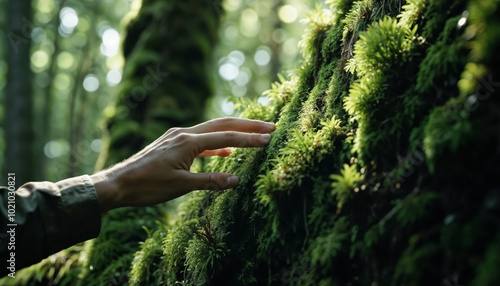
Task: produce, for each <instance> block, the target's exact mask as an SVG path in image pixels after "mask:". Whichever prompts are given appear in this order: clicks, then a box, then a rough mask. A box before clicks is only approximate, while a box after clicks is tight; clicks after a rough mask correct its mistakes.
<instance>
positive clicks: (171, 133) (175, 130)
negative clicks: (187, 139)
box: [166, 127, 183, 136]
mask: <svg viewBox="0 0 500 286" xmlns="http://www.w3.org/2000/svg"><path fill="white" fill-rule="evenodd" d="M182 131H183V128H179V127H173V128H170V129H169V130H168V131H167V133H166V135H167V136H176V135H178V134H179V133H181V132H182Z"/></svg>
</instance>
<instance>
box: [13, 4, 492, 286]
mask: <svg viewBox="0 0 500 286" xmlns="http://www.w3.org/2000/svg"><path fill="white" fill-rule="evenodd" d="M236 2H237V3H239V4H238V5H236V4H234V3H236ZM158 3H160V2H158ZM172 3H175V2H172ZM179 3H180V2H179ZM232 3H233V4H234V5H233V4H232ZM252 3H255V4H251V5H259V3H260V2H259V1H255V2H252ZM273 3H274V2H273ZM283 4H285V3H283ZM151 5H153V4H151ZM157 5H160V4H157ZM161 5H165V6H161ZM161 5H160V6H161V7H163V8H162V9H167V8H166V7H176V4H171V5H172V6H168V5H167V4H164V3H162V4H161ZM178 5H179V6H180V7H182V4H178ZM231 5H233V6H231ZM278 5H280V4H278ZM160 6H158V7H156V8H157V9H151V6H143V8H142V10H141V13H139V15H140V16H139V17H138V18H137V19H138V20H137V22H136V23H138V24H136V25H139V24H140V23H141V19H144V18H143V17H146V18H147V17H154V16H152V15H151V16H148V15H149V14H148V13H152V12H151V11H163V10H161V9H160V8H159V7H160ZM223 7H224V8H225V10H226V13H228V14H230V13H236V14H238V13H239V12H234V11H239V10H238V8H240V7H251V8H242V9H245V10H242V12H240V13H241V14H240V16H239V17H240V18H239V19H240V20H241V21H243V22H244V21H249V20H248V19H247V20H244V19H245V17H250V18H252V17H254V16H255V15H254V14H252V12H251V11H249V10H248V9H254V8H252V7H255V11H254V12H255V13H257V12H256V11H258V8H257V7H258V6H242V3H241V2H239V1H227V2H224V5H223ZM232 7H237V8H234V9H233V8H232ZM277 7H278V6H277ZM280 7H282V6H280ZM149 9H151V10H149ZM172 9H173V8H172ZM231 9H233V10H231ZM262 9H263V8H262ZM499 9H500V2H499V1H498V0H488V1H485V0H483V1H479V0H469V1H461V0H457V1H449V2H447V1H435V0H408V1H407V2H405V1H399V0H391V1H376V0H358V1H349V0H329V1H326V3H324V4H323V5H321V4H319V5H318V6H317V7H316V8H315V9H314V10H313V11H312V12H310V13H309V14H307V19H308V21H307V22H308V26H307V28H306V31H305V32H304V33H303V36H302V39H301V40H300V43H299V45H298V46H299V47H300V52H301V54H302V61H301V63H300V64H298V67H297V68H295V69H294V70H293V72H292V73H291V74H288V75H286V76H280V77H278V80H279V81H277V82H275V83H273V84H272V85H271V89H269V90H267V91H265V92H264V97H265V100H264V99H260V100H259V99H258V97H256V96H255V97H253V98H252V97H251V96H250V97H248V96H244V94H241V96H240V97H238V94H239V93H238V92H241V89H240V91H238V88H234V87H235V86H240V85H239V84H238V80H236V79H237V77H238V76H240V71H245V73H248V74H252V76H251V77H252V78H257V80H258V78H259V77H260V76H255V75H254V72H256V73H257V71H258V69H259V67H258V66H259V64H258V63H259V60H262V59H264V58H265V55H264V54H265V53H266V52H265V51H267V52H268V53H269V54H272V55H274V53H271V52H269V50H267V48H269V49H270V50H271V51H273V50H272V49H271V48H270V45H268V46H267V48H266V47H261V45H263V44H262V43H259V44H258V48H257V49H256V50H255V46H251V48H250V49H249V51H251V53H254V62H251V64H250V63H248V62H247V60H244V61H241V59H242V57H241V54H243V56H244V58H245V59H247V58H249V56H248V55H251V53H248V52H243V51H240V52H241V54H239V53H232V54H231V52H229V53H228V52H224V49H223V47H222V48H221V47H219V48H218V49H219V51H222V52H220V54H219V56H220V55H223V56H224V57H225V58H224V57H223V58H222V59H221V61H219V62H218V63H217V68H218V70H219V74H220V76H221V78H222V79H223V80H226V83H225V85H222V87H221V90H229V88H230V90H231V93H232V95H233V96H234V98H233V99H231V100H232V101H233V102H234V103H235V106H234V107H235V108H237V109H238V110H239V111H240V112H241V116H244V117H249V118H255V119H261V120H267V121H273V122H276V125H277V128H276V130H275V131H274V132H273V134H272V140H271V143H270V145H269V146H268V147H266V148H260V149H259V148H250V149H238V150H234V151H233V153H232V155H231V156H230V157H228V158H224V159H222V158H214V159H211V160H204V161H200V162H198V164H197V166H196V168H197V170H196V171H200V172H201V171H207V170H218V171H223V172H231V173H234V174H236V175H238V176H239V178H240V185H239V186H238V187H237V188H235V189H232V190H227V191H224V192H204V191H199V192H193V193H191V194H189V195H187V196H186V197H185V198H184V199H183V200H182V201H181V202H179V203H177V204H175V203H174V204H170V205H169V206H168V207H165V206H163V205H161V206H158V207H155V208H145V209H134V210H130V209H121V210H115V211H112V212H110V213H109V214H108V215H107V216H105V218H104V222H103V225H104V228H103V230H102V232H101V235H100V236H99V238H97V239H95V240H93V241H92V242H88V243H85V244H84V245H83V246H75V247H73V248H71V249H69V250H65V251H63V252H61V253H59V254H56V255H54V256H51V257H50V258H48V259H47V260H44V261H43V262H42V263H40V264H38V265H35V266H32V267H31V268H28V269H27V270H25V271H24V272H23V273H22V277H23V278H22V279H20V280H17V281H18V282H19V281H20V282H19V283H20V284H38V283H40V284H44V283H45V284H47V283H54V284H70V285H74V284H76V283H80V284H81V285H123V284H131V285H176V284H181V285H265V284H267V285H368V284H369V285H428V284H429V285H497V284H498V283H499V282H500V276H499V275H498V271H497V268H498V263H499V261H500V256H499V253H500V252H499V251H498V250H499V247H500V246H499V245H500V232H499V230H500V222H499V220H498V218H499V215H500V197H499V194H500V192H499V184H498V181H497V180H495V178H496V177H498V176H497V175H498V168H497V166H496V162H498V159H499V157H500V156H499V155H500V154H499V150H500V149H499V148H498V146H499V140H500V138H499V134H500V132H499V131H500V130H499V129H500V126H499V120H498V116H499V113H498V110H499V100H498V95H499V91H498V89H499V87H500V77H499V74H500V71H499V68H498V67H499V66H500V62H499V61H500V59H499V58H498V57H497V56H496V52H497V51H498V50H500V49H499V45H500V21H499V19H500V18H499V17H498V16H499V15H500V11H499ZM169 11H174V10H169ZM186 11H188V10H186ZM189 11H191V12H193V13H194V12H196V10H195V9H194V10H189ZM204 11H207V9H204ZM245 11H247V12H245ZM272 11H275V12H274V13H276V12H277V13H278V14H279V8H278V9H277V10H276V9H275V10H272ZM228 14H226V16H225V17H227V18H222V22H221V24H220V25H221V27H222V31H224V34H231V29H230V28H229V32H228V31H227V29H228V28H227V26H226V25H228V26H231V25H232V24H227V23H226V22H224V21H227V19H231V16H227V15H228ZM271 14H272V13H271ZM153 15H154V13H153ZM243 15H247V16H243ZM248 15H254V16H248ZM257 15H258V16H259V17H260V15H259V14H257ZM212 16H213V17H212V18H210V19H219V18H218V17H219V16H220V15H215V14H212ZM283 17H284V19H287V18H286V17H285V16H283ZM259 19H260V18H259ZM282 20H283V19H282ZM147 22H148V23H147V25H146V26H148V27H151V26H153V27H154V25H156V24H157V22H156V21H147ZM238 25H244V24H241V23H240V24H238ZM129 27H130V28H129V31H133V27H134V25H131V26H129ZM135 27H137V26H135ZM206 27H209V26H207V25H205V28H206ZM224 28H225V30H224ZM141 30H142V31H143V32H142V33H139V35H140V37H144V38H147V37H148V36H149V34H148V30H147V29H141ZM250 30H251V29H250ZM156 31H158V29H154V32H156ZM160 31H161V30H160ZM264 31H265V29H264ZM275 31H276V30H275ZM150 32H151V33H152V32H153V31H150ZM241 33H242V35H243V36H245V35H247V36H248V35H250V36H251V35H252V34H251V31H244V29H242V30H241ZM245 33H248V34H245ZM273 33H274V32H273ZM263 34H265V32H263ZM129 35H132V36H130V37H131V38H128V39H127V40H126V42H125V47H126V48H125V55H126V57H127V65H129V64H130V63H134V56H133V54H134V53H133V52H131V53H127V51H133V50H134V49H136V50H135V51H137V53H143V52H144V51H147V50H148V49H145V50H141V49H138V48H137V47H138V46H141V41H138V40H136V39H134V38H133V35H134V34H133V32H132V33H131V32H129ZM207 35H208V36H207ZM209 35H210V34H205V37H209ZM256 36H257V35H255V36H254V37H256ZM127 37H129V36H127ZM205 37H201V38H200V37H186V41H188V40H189V41H192V42H191V44H189V45H190V46H191V47H200V41H203V40H202V39H204V38H205ZM160 38H161V37H160ZM263 38H264V40H266V39H265V37H263ZM130 39H133V40H130ZM151 39H159V37H158V36H156V37H153V38H151ZM249 39H252V42H253V40H255V42H258V41H257V39H256V38H252V37H249ZM259 40H261V41H263V40H262V39H260V37H259ZM127 41H129V43H130V42H131V43H132V44H134V45H133V46H134V47H133V48H127ZM179 41H180V42H181V43H182V41H184V39H182V40H181V39H179ZM221 41H223V43H224V41H227V39H226V40H223V39H221ZM153 42H154V41H153ZM208 42H210V41H208ZM264 42H265V41H264ZM235 45H237V44H235ZM246 46H250V45H249V44H248V45H246ZM152 47H156V48H155V49H153V50H154V51H152V52H151V53H153V56H152V58H153V59H158V58H157V57H158V56H157V57H155V56H154V53H159V51H162V53H160V55H165V53H168V52H170V51H171V50H170V49H172V50H174V49H175V48H173V46H172V47H170V48H169V49H166V50H163V49H165V48H164V46H161V47H158V46H154V45H153V46H152ZM259 47H260V48H259ZM240 49H243V48H240ZM252 49H253V50H252ZM209 50H210V49H209ZM259 50H262V51H264V52H263V53H260V55H261V56H263V57H264V58H259V57H258V56H257V53H258V51H259ZM226 51H234V50H233V49H232V48H231V49H230V50H226ZM238 51H239V50H238ZM205 55H206V54H205ZM226 55H227V56H226ZM146 58H147V57H146ZM160 58H161V57H160ZM269 59H272V57H271V58H269ZM160 63H161V64H165V67H166V68H168V64H173V63H172V62H169V61H166V60H165V61H160ZM198 63H199V62H198ZM269 63H271V61H269ZM224 64H229V65H226V66H225V67H224V68H222V67H223V66H224ZM245 64H249V65H248V66H245ZM231 65H232V66H231ZM146 66H147V65H146ZM269 66H270V67H272V64H270V65H269ZM133 67H134V68H131V69H132V70H136V71H139V73H137V72H135V73H130V74H128V75H127V73H126V72H125V73H124V74H125V75H126V77H125V84H124V86H127V81H129V80H130V81H131V82H133V80H134V78H135V77H139V78H140V77H141V76H143V75H144V73H143V74H142V75H141V73H140V71H141V70H142V69H141V68H137V66H133ZM126 69H127V68H126ZM223 69H226V70H225V71H224V70H223ZM271 70H272V69H271ZM278 70H279V69H278ZM227 71H229V72H227ZM226 72H227V73H226ZM172 73H173V72H172ZM193 76H197V75H193ZM261 76H262V77H266V75H265V74H262V75H261ZM199 77H200V79H201V78H202V77H203V76H199ZM233 77H234V78H233ZM249 77H250V76H249ZM268 77H269V78H271V76H268ZM207 78H208V80H209V76H207V75H205V80H206V79H207ZM189 79H190V78H189ZM189 79H188V82H189ZM240 79H241V78H240ZM202 80H203V79H202ZM219 80H220V79H219ZM203 82H204V81H203ZM201 86H202V87H203V86H209V85H201ZM242 86H244V85H242ZM258 86H259V84H258V83H255V86H253V87H247V89H246V90H247V91H246V92H252V91H254V92H257V91H259V89H258ZM197 87H198V86H194V87H192V86H189V88H195V89H196V88H197ZM240 87H241V86H240ZM233 88H234V89H233ZM122 90H126V89H122ZM218 92H221V94H224V92H226V93H225V94H226V95H227V91H218ZM235 92H236V94H235ZM164 93H165V92H162V94H164ZM152 94H153V95H152V96H154V92H152ZM216 94H217V92H216ZM226 95H222V96H221V95H217V96H218V97H219V99H217V97H216V98H215V99H213V101H214V102H217V100H219V102H220V98H221V97H222V98H223V97H224V96H226ZM119 96H127V93H126V92H122V93H121V95H119ZM200 100H201V99H200ZM115 106H117V107H119V106H120V105H119V104H117V105H115ZM148 110H149V109H146V114H147V112H148ZM134 111H135V110H134ZM137 112H138V111H137ZM115 114H116V113H115ZM141 114H142V113H141ZM142 115H143V116H144V114H142ZM127 116H128V117H127V118H132V119H133V120H134V121H137V120H136V119H134V117H133V113H128V114H127ZM110 118H111V121H112V118H113V117H112V116H111V117H110ZM121 122H122V121H120V123H121ZM144 122H147V121H142V123H144ZM142 123H141V124H142ZM108 126H109V125H108ZM141 130H142V129H141ZM110 134H111V135H110V138H112V136H113V135H112V134H113V130H111V132H110ZM134 138H138V140H144V139H145V138H147V137H146V136H144V135H143V134H139V136H137V137H134ZM110 142H113V141H112V140H111V141H110ZM110 146H111V149H110V152H109V154H120V156H122V155H123V156H124V155H125V154H126V152H123V153H120V152H121V151H120V150H121V149H120V148H115V147H113V146H114V145H113V144H111V145H110ZM135 147H137V146H132V147H127V148H129V149H128V150H129V151H132V150H133V149H134V148H135ZM113 152H116V153H113ZM127 152H128V151H127ZM166 210H173V211H170V212H168V211H166ZM141 226H144V229H142V228H141ZM139 242H140V243H139ZM20 274H21V273H20Z"/></svg>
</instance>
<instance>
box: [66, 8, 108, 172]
mask: <svg viewBox="0 0 500 286" xmlns="http://www.w3.org/2000/svg"><path fill="white" fill-rule="evenodd" d="M100 3H101V2H100V1H95V2H94V4H93V5H94V7H93V14H92V15H91V16H92V17H95V19H97V13H98V12H99V9H98V8H99V4H100ZM91 23H92V25H91V27H90V31H95V27H96V21H91ZM95 38H96V35H95V33H94V32H93V33H92V34H89V38H88V41H87V43H86V45H85V47H84V48H83V50H84V54H83V57H82V60H81V62H80V66H79V68H78V69H77V71H78V74H77V76H76V81H75V82H76V83H75V85H74V87H73V90H72V91H71V101H70V114H69V118H70V120H69V146H70V153H69V162H68V171H67V176H68V177H73V176H76V175H78V172H79V170H80V169H81V168H80V164H81V157H82V154H79V150H78V142H79V141H80V136H81V133H82V131H83V127H84V111H85V106H86V105H87V100H88V98H87V97H88V96H89V94H87V92H86V91H84V90H82V89H83V88H82V81H83V79H84V77H85V75H87V74H88V73H89V71H90V68H91V67H92V64H93V62H94V58H95V57H94V53H93V52H92V49H93V43H94V40H95ZM78 102H79V108H78V109H77V103H78ZM75 119H76V121H75Z"/></svg>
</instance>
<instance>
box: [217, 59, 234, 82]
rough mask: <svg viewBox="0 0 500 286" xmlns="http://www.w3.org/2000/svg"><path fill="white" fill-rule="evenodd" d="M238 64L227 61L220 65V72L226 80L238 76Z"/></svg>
mask: <svg viewBox="0 0 500 286" xmlns="http://www.w3.org/2000/svg"><path fill="white" fill-rule="evenodd" d="M238 73H239V69H238V66H237V65H235V64H233V63H225V64H222V65H221V66H220V67H219V74H220V76H221V77H222V78H223V79H225V80H233V79H235V78H236V77H237V76H238Z"/></svg>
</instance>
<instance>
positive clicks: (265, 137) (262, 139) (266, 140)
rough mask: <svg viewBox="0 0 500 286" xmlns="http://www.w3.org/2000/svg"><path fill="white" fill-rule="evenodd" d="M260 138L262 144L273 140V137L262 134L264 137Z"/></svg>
mask: <svg viewBox="0 0 500 286" xmlns="http://www.w3.org/2000/svg"><path fill="white" fill-rule="evenodd" d="M260 138H261V141H262V143H268V142H269V139H271V135H270V134H262V135H260Z"/></svg>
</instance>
